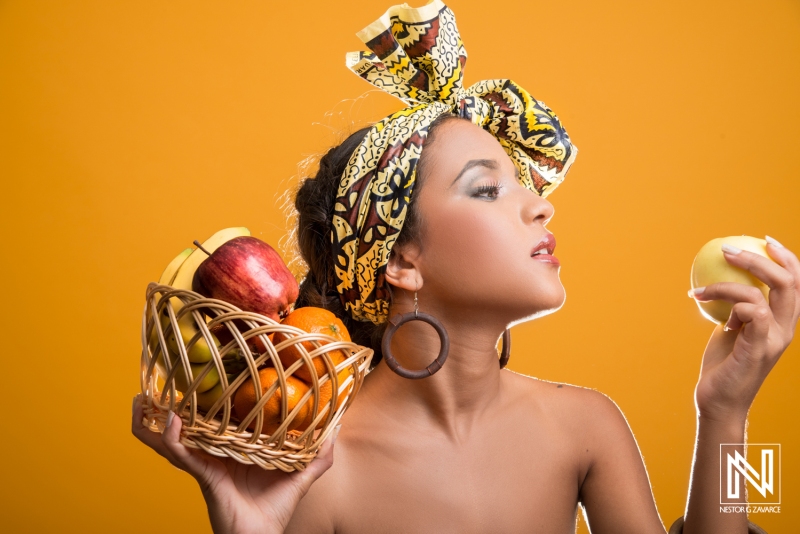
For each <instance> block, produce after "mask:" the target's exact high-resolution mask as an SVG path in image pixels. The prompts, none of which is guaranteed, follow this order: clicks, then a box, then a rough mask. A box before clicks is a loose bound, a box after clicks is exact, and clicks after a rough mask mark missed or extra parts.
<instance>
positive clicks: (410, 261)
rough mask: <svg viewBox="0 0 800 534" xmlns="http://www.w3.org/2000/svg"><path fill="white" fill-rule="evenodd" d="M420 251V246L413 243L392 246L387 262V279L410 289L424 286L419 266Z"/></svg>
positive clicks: (395, 284)
mask: <svg viewBox="0 0 800 534" xmlns="http://www.w3.org/2000/svg"><path fill="white" fill-rule="evenodd" d="M419 253H420V249H419V247H418V246H417V245H414V244H412V243H408V244H405V245H403V246H402V247H398V246H395V247H392V250H391V252H390V254H389V261H388V262H387V264H386V273H385V276H386V281H387V282H388V283H390V284H392V285H393V286H395V287H399V288H403V289H406V290H408V291H416V290H419V289H420V288H422V275H421V274H420V272H419V268H418V264H419Z"/></svg>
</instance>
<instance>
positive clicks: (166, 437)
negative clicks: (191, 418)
mask: <svg viewBox="0 0 800 534" xmlns="http://www.w3.org/2000/svg"><path fill="white" fill-rule="evenodd" d="M182 426H183V420H182V419H181V418H180V417H177V416H176V415H175V413H174V412H169V415H167V426H166V428H165V429H164V433H163V434H161V442H162V443H163V444H164V447H165V448H166V449H167V451H168V452H169V454H170V456H171V457H172V458H173V459H174V460H176V461H175V462H173V465H175V467H177V468H178V469H183V470H184V471H186V472H188V473H189V474H190V475H192V476H193V477H195V478H196V479H198V480H201V479H202V478H203V477H204V476H205V473H206V468H207V466H208V464H207V462H206V461H205V460H204V459H202V458H200V457H199V456H198V455H195V454H194V451H192V450H191V449H189V448H188V447H186V445H184V444H183V443H181V427H182Z"/></svg>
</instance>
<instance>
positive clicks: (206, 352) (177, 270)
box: [160, 227, 250, 363]
mask: <svg viewBox="0 0 800 534" xmlns="http://www.w3.org/2000/svg"><path fill="white" fill-rule="evenodd" d="M244 235H250V230H248V229H247V228H244V227H235V228H225V229H224V230H220V231H219V232H217V233H215V234H214V235H213V236H211V237H210V238H208V239H207V240H206V241H205V242H204V243H203V245H202V248H203V249H205V250H212V251H213V250H216V249H217V248H218V247H219V246H221V245H223V244H224V243H225V242H226V241H228V240H230V239H233V238H235V237H240V236H244ZM206 257H207V254H206V253H205V252H203V250H202V249H200V248H197V249H194V250H192V249H187V250H184V251H183V252H181V253H180V254H179V255H178V256H177V257H176V258H175V259H174V260H172V262H170V264H169V265H168V266H167V269H166V270H164V273H163V274H162V275H161V280H160V283H161V284H165V285H170V286H172V287H174V288H176V289H185V290H191V289H192V279H193V278H194V273H195V271H196V270H197V267H198V266H199V265H200V264H201V263H202V262H203V260H205V259H206ZM181 258H183V259H181ZM173 271H174V272H173ZM170 303H171V304H172V308H173V310H174V311H175V313H176V314H177V313H178V310H180V309H181V308H182V307H183V302H181V300H180V299H179V298H177V297H173V298H171V299H170ZM193 315H194V314H187V315H184V316H183V317H182V318H181V319H180V320H179V321H178V329H179V331H180V335H181V338H182V340H183V344H184V346H186V345H188V344H189V341H190V340H191V339H192V337H194V335H195V334H197V332H198V329H197V324H196V323H195V319H194V317H193ZM161 324H162V327H163V328H165V329H166V328H167V327H168V326H169V325H170V321H169V318H168V317H167V316H166V314H163V313H162V315H161ZM171 332H172V328H169V332H166V331H165V334H167V345H168V346H169V348H170V350H171V351H172V353H173V355H172V356H171V359H172V358H173V357H175V356H176V355H177V354H178V343H177V339H176V338H175V335H174V333H172V334H171V335H170V333H171ZM212 341H213V342H214V343H215V344H217V345H218V344H219V342H218V340H216V339H215V338H214V337H213V334H212ZM188 356H189V361H191V362H194V363H204V362H207V361H210V360H211V358H212V352H211V348H210V347H209V345H208V344H207V343H206V340H205V338H204V337H202V336H201V337H200V338H199V339H198V340H197V341H196V342H195V344H194V345H193V346H192V347H191V349H190V350H189V354H188Z"/></svg>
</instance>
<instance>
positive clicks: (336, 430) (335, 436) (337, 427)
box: [331, 425, 342, 444]
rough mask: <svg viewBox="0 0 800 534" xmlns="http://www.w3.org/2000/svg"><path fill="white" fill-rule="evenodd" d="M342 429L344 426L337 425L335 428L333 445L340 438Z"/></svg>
mask: <svg viewBox="0 0 800 534" xmlns="http://www.w3.org/2000/svg"><path fill="white" fill-rule="evenodd" d="M341 429H342V425H336V426H335V427H333V432H332V434H333V437H332V438H331V444H333V443H336V438H337V437H339V430H341Z"/></svg>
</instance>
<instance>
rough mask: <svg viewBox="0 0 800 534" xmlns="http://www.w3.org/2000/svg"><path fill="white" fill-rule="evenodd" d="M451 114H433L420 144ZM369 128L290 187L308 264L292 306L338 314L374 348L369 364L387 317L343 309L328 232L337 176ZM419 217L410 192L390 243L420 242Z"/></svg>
mask: <svg viewBox="0 0 800 534" xmlns="http://www.w3.org/2000/svg"><path fill="white" fill-rule="evenodd" d="M456 118H458V116H457V115H454V114H451V113H446V114H444V115H440V116H439V117H437V118H436V119H435V120H434V121H433V123H432V124H431V126H430V128H429V130H428V138H427V140H426V141H425V145H424V146H429V145H430V143H431V142H432V141H433V133H434V131H435V130H436V128H437V127H438V126H439V125H441V124H443V123H444V122H447V121H448V120H450V119H456ZM369 130H370V128H369V127H367V128H362V129H360V130H358V131H357V132H355V133H353V134H351V135H350V136H349V137H348V138H347V139H345V140H344V142H342V143H341V144H340V145H338V146H335V147H333V148H331V149H330V150H328V152H327V153H326V154H325V155H324V156H322V158H321V159H320V160H319V169H318V170H317V174H316V175H315V176H313V177H308V178H305V179H304V180H303V181H302V182H301V183H300V185H299V187H298V189H297V191H296V193H295V198H294V208H295V210H296V216H297V229H296V235H295V236H296V246H297V252H298V253H299V254H300V256H301V258H302V260H303V261H304V262H305V264H306V267H307V269H308V270H307V272H306V275H305V278H304V279H303V280H302V282H301V283H300V294H299V296H298V298H297V301H296V302H295V307H296V308H300V307H303V306H316V307H319V308H325V309H326V310H329V311H331V312H333V313H334V314H335V315H336V316H337V317H338V318H339V319H341V320H342V322H343V323H344V325H345V327H346V328H347V331H348V332H349V333H350V338H351V339H352V340H353V342H355V343H358V344H359V345H363V346H366V347H370V348H371V349H373V350H374V351H375V355H374V356H373V358H372V364H371V367H372V368H374V367H375V366H376V365H377V364H378V362H380V360H381V358H382V354H381V340H382V338H383V333H384V331H385V330H386V323H383V324H380V325H375V324H373V323H372V322H370V321H356V320H355V319H353V318H352V317H351V316H350V314H349V313H348V312H346V311H345V309H344V306H343V305H342V303H341V300H340V298H339V294H338V293H337V291H336V286H335V283H334V262H333V256H332V251H331V238H330V235H331V229H332V220H333V207H334V201H335V200H336V195H337V192H338V188H339V181H340V180H341V177H342V174H343V173H344V171H345V167H346V166H347V163H348V161H349V160H350V156H351V155H352V153H353V151H354V150H355V149H356V147H358V145H359V144H360V143H361V141H362V140H363V139H364V136H366V134H367V132H368V131H369ZM426 160H427V158H426V157H425V151H424V150H423V151H422V152H421V154H420V160H419V163H418V166H417V177H416V181H415V183H414V190H413V193H412V196H413V197H414V198H416V197H417V196H418V195H419V193H420V190H421V187H422V185H423V182H424V180H422V179H421V178H422V177H423V175H424V169H425V168H426ZM421 223H422V221H421V220H420V214H419V212H418V211H417V203H416V202H414V200H413V198H412V200H411V201H410V202H409V205H408V213H407V214H406V220H405V222H404V223H403V228H402V230H401V231H400V234H399V235H398V236H397V240H396V241H395V244H394V245H393V246H394V247H396V246H402V245H403V244H406V243H419V240H420V238H421V236H422V229H423V225H422V224H421ZM393 250H394V249H393ZM391 294H392V293H391V285H389V295H390V296H391Z"/></svg>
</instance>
